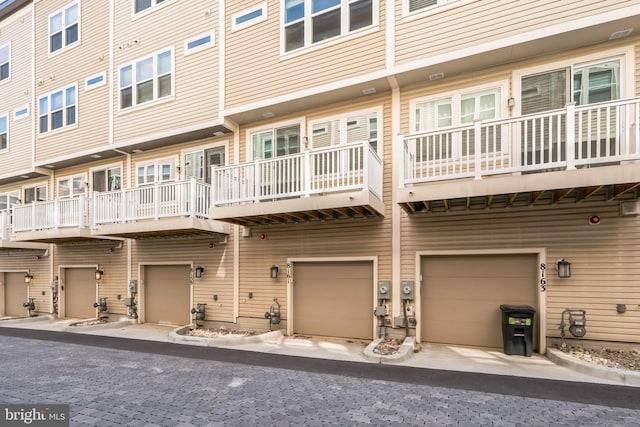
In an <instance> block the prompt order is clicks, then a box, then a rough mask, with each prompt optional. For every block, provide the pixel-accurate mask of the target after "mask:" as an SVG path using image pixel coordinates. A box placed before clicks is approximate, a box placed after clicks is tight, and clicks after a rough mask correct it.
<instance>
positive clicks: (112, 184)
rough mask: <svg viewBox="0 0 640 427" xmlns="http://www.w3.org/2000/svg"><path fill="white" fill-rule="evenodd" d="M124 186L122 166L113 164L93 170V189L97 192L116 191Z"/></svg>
mask: <svg viewBox="0 0 640 427" xmlns="http://www.w3.org/2000/svg"><path fill="white" fill-rule="evenodd" d="M121 188H122V168H121V167H120V166H111V167H106V168H102V169H93V170H92V171H91V190H92V191H97V192H105V191H115V190H120V189H121Z"/></svg>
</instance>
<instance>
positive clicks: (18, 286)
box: [4, 273, 27, 316]
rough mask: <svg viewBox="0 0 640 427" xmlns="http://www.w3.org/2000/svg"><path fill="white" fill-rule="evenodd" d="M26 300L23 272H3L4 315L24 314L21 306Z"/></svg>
mask: <svg viewBox="0 0 640 427" xmlns="http://www.w3.org/2000/svg"><path fill="white" fill-rule="evenodd" d="M26 301H27V285H26V284H25V283H24V273H4V314H5V316H26V315H27V309H26V308H24V307H23V306H22V304H24V303H25V302H26Z"/></svg>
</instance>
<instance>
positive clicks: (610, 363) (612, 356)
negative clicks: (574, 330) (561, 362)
mask: <svg viewBox="0 0 640 427" xmlns="http://www.w3.org/2000/svg"><path fill="white" fill-rule="evenodd" d="M560 350H561V351H562V352H564V353H567V354H569V355H571V356H573V357H575V358H577V359H580V360H582V361H584V362H588V363H593V364H596V365H601V366H606V367H608V368H618V369H627V370H633V371H640V349H635V350H616V349H610V348H599V349H587V348H582V347H569V346H567V345H566V344H565V345H561V346H560Z"/></svg>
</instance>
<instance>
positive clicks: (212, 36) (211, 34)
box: [184, 30, 216, 56]
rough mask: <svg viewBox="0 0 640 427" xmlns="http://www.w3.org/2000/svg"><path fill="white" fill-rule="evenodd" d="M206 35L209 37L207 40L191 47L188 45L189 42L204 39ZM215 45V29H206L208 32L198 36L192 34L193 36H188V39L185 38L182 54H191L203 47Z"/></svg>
mask: <svg viewBox="0 0 640 427" xmlns="http://www.w3.org/2000/svg"><path fill="white" fill-rule="evenodd" d="M207 37H209V41H208V42H204V43H201V44H199V45H197V46H195V47H192V48H190V47H189V44H190V43H193V42H197V41H200V40H203V39H205V38H207ZM215 45H216V34H215V30H211V31H208V32H206V33H204V34H200V35H198V36H194V37H191V38H188V39H186V40H185V41H184V56H189V55H192V54H194V53H197V52H201V51H203V50H205V49H208V48H210V47H213V46H215Z"/></svg>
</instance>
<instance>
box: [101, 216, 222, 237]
mask: <svg viewBox="0 0 640 427" xmlns="http://www.w3.org/2000/svg"><path fill="white" fill-rule="evenodd" d="M229 233H230V226H229V224H226V223H224V222H221V221H214V220H209V219H202V218H161V219H157V220H153V219H150V220H144V221H135V222H127V223H121V224H104V225H98V226H96V227H95V228H94V229H93V230H92V234H93V235H95V236H110V237H122V238H128V239H148V238H163V237H167V238H170V237H185V236H207V235H214V234H221V235H228V234H229Z"/></svg>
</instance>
